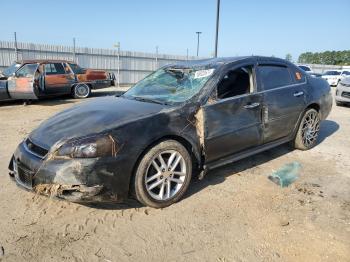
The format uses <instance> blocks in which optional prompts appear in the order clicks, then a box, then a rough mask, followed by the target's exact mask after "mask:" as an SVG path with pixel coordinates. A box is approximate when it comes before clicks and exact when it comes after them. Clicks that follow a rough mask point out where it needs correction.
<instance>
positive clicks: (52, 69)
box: [45, 63, 66, 75]
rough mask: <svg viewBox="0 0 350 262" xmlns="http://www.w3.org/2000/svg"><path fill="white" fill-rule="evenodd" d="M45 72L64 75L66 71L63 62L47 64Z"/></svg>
mask: <svg viewBox="0 0 350 262" xmlns="http://www.w3.org/2000/svg"><path fill="white" fill-rule="evenodd" d="M45 72H46V74H47V75H62V74H65V73H66V72H65V71H64V67H63V65H62V64H61V63H52V64H45Z"/></svg>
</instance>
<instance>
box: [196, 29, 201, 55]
mask: <svg viewBox="0 0 350 262" xmlns="http://www.w3.org/2000/svg"><path fill="white" fill-rule="evenodd" d="M201 33H202V32H196V34H197V57H198V54H199V35H200V34H201Z"/></svg>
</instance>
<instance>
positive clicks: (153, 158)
mask: <svg viewBox="0 0 350 262" xmlns="http://www.w3.org/2000/svg"><path fill="white" fill-rule="evenodd" d="M191 176H192V159H191V156H190V154H189V153H188V151H187V149H186V148H185V147H184V146H183V145H181V144H180V143H179V142H177V141H174V140H166V141H163V142H161V143H159V144H157V145H156V146H154V147H153V148H151V149H150V150H149V151H148V152H147V153H146V154H145V155H144V156H143V158H142V159H141V161H140V163H139V165H138V167H137V169H136V173H135V180H134V185H133V186H134V191H135V194H136V198H137V200H138V201H140V202H141V203H143V204H144V205H147V206H151V207H155V208H163V207H167V206H170V205H171V204H173V203H175V202H177V201H178V200H179V199H180V198H181V197H182V196H183V195H184V194H185V192H186V190H187V188H188V186H189V184H190V181H191Z"/></svg>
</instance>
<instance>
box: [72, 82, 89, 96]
mask: <svg viewBox="0 0 350 262" xmlns="http://www.w3.org/2000/svg"><path fill="white" fill-rule="evenodd" d="M75 93H76V94H77V96H78V97H86V96H87V95H88V94H89V87H88V86H87V85H85V84H79V85H77V86H76V87H75Z"/></svg>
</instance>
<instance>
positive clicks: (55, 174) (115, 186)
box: [9, 142, 128, 203]
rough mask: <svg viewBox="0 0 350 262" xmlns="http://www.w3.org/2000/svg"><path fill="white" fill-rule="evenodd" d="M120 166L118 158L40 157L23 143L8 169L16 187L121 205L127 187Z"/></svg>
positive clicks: (77, 200) (81, 199)
mask: <svg viewBox="0 0 350 262" xmlns="http://www.w3.org/2000/svg"><path fill="white" fill-rule="evenodd" d="M117 165H118V159H117V158H115V157H106V158H79V159H73V158H68V157H67V158H65V159H54V158H49V157H48V158H40V157H39V156H38V155H35V154H32V152H30V150H28V148H27V147H26V146H25V142H22V143H21V144H20V145H19V146H18V148H17V149H16V151H15V153H14V155H13V157H12V159H11V162H10V165H9V169H10V176H11V177H12V178H13V179H14V180H15V181H16V183H17V185H19V186H21V187H23V188H25V189H27V190H30V191H34V192H36V193H39V194H43V195H47V196H50V197H54V198H59V199H65V200H68V201H72V202H78V203H81V202H111V201H113V202H120V201H122V200H123V199H124V198H125V197H127V195H128V187H125V184H126V181H125V178H123V176H121V175H120V170H118V168H116V166H117Z"/></svg>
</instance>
